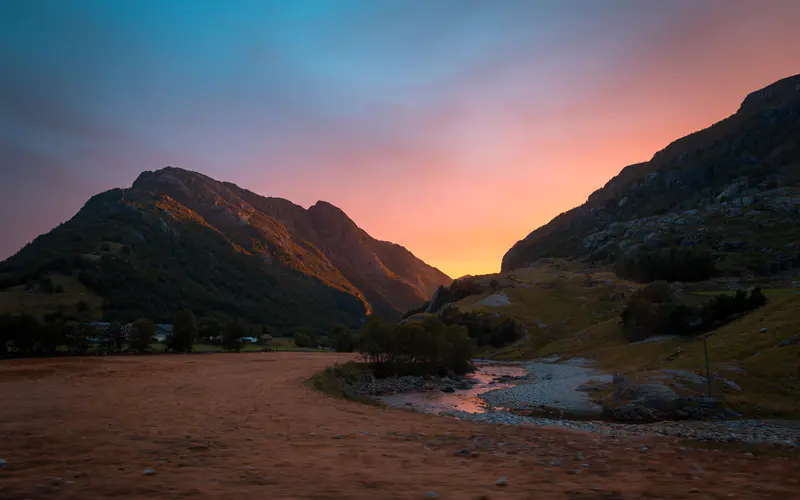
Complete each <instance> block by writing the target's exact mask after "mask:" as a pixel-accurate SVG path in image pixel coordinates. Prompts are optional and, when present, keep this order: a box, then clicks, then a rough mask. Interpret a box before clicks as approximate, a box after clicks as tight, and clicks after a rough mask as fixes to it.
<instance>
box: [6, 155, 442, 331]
mask: <svg viewBox="0 0 800 500" xmlns="http://www.w3.org/2000/svg"><path fill="white" fill-rule="evenodd" d="M52 273H61V274H67V275H72V276H75V277H76V278H77V279H78V280H80V281H81V283H83V285H85V286H86V287H88V288H89V289H90V290H93V291H94V292H96V293H97V294H98V295H100V296H101V297H103V299H104V301H103V311H104V315H105V316H107V317H109V318H119V319H132V318H135V317H139V316H145V317H151V318H154V319H159V320H164V321H166V320H168V319H170V318H171V317H172V315H174V314H175V313H176V311H178V310H179V309H182V308H189V309H192V310H194V311H195V312H196V313H197V314H200V315H207V314H212V313H213V314H225V315H228V316H231V317H242V318H247V319H249V320H251V321H254V322H258V323H265V324H270V325H276V326H293V325H309V326H318V327H322V326H329V325H331V324H334V323H337V322H345V323H348V324H351V325H355V324H358V323H359V322H360V320H361V319H363V318H364V317H365V316H366V315H367V314H369V313H373V312H374V313H377V314H380V315H384V316H398V315H399V314H400V313H401V312H402V311H405V310H407V309H409V308H412V307H415V306H418V305H419V304H421V303H423V302H424V301H425V300H427V299H428V298H429V297H430V296H431V295H432V294H433V292H434V291H435V290H436V289H437V288H438V287H439V286H440V285H447V284H449V283H450V282H451V279H450V278H449V277H447V276H446V275H445V274H443V273H442V272H440V271H439V270H437V269H435V268H433V267H431V266H429V265H427V264H425V263H424V262H422V261H421V260H420V259H418V258H417V257H415V256H414V255H413V254H412V253H411V252H409V251H408V250H406V249H405V248H403V247H402V246H400V245H396V244H394V243H389V242H385V241H379V240H376V239H374V238H372V237H371V236H370V235H369V234H367V233H366V232H365V231H364V230H362V229H360V228H359V227H358V226H357V225H356V224H355V222H353V221H352V220H351V219H350V218H349V217H348V216H347V215H346V214H345V213H344V212H343V211H341V210H340V209H338V208H336V207H335V206H333V205H331V204H330V203H326V202H322V201H320V202H317V203H316V204H315V205H313V206H312V207H310V208H309V209H304V208H303V207H301V206H298V205H295V204H294V203H291V202H290V201H287V200H284V199H281V198H265V197H262V196H259V195H257V194H255V193H252V192H250V191H248V190H246V189H242V188H240V187H238V186H236V185H234V184H231V183H227V182H220V181H216V180H214V179H211V178H210V177H207V176H205V175H202V174H199V173H195V172H191V171H188V170H183V169H179V168H173V167H167V168H164V169H162V170H158V171H155V172H149V171H148V172H144V173H142V174H141V175H140V176H139V177H138V178H137V179H136V181H135V182H134V183H133V186H132V187H131V188H129V189H112V190H110V191H107V192H104V193H101V194H98V195H96V196H94V197H92V198H91V199H90V200H89V201H88V202H87V203H86V205H85V206H84V207H83V208H82V209H81V210H80V211H79V212H78V214H77V215H75V216H74V217H73V218H72V219H71V220H69V221H68V222H66V223H64V224H62V225H60V226H58V227H57V228H55V229H54V230H52V231H51V232H49V233H47V234H45V235H42V236H40V237H38V238H36V240H34V241H33V242H32V243H30V244H29V245H27V246H26V247H25V248H23V249H22V250H21V251H20V252H19V253H18V254H16V255H14V256H13V257H11V258H9V259H8V260H6V261H5V262H3V263H2V264H0V276H6V278H5V281H6V283H5V285H6V286H8V285H22V284H26V283H28V284H30V283H32V282H35V281H36V280H41V279H42V278H43V277H44V276H46V275H48V274H52ZM0 288H2V286H0Z"/></svg>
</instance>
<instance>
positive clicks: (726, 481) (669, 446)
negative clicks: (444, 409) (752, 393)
mask: <svg viewBox="0 0 800 500" xmlns="http://www.w3.org/2000/svg"><path fill="white" fill-rule="evenodd" d="M348 357H349V355H337V354H316V353H315V354H303V353H253V354H221V355H197V356H180V355H178V356H152V357H138V358H134V357H130V358H127V357H117V358H106V359H99V358H92V359H90V358H84V359H73V360H67V359H60V360H18V361H3V362H0V458H1V459H5V460H7V462H8V464H7V465H6V466H4V467H2V468H0V499H23V498H30V499H38V498H55V499H60V498H71V499H91V498H112V497H113V498H148V499H158V498H223V499H240V498H241V499H247V500H254V499H272V498H315V499H340V498H364V499H367V498H369V499H382V498H410V499H413V498H416V499H423V498H434V497H435V498H441V499H450V498H469V499H480V498H483V499H487V498H490V499H502V498H536V499H549V498H559V499H620V498H622V499H633V498H662V499H671V498H693V499H701V498H703V499H721V498H748V499H750V498H774V499H793V498H800V479H798V473H797V472H798V470H800V463H798V461H797V460H791V459H789V460H787V459H780V458H768V457H766V456H762V457H750V456H747V455H745V454H743V453H742V452H741V451H739V452H721V451H707V450H697V449H687V448H683V445H682V444H681V443H679V442H677V441H671V440H667V439H655V438H648V439H647V440H644V439H641V440H639V439H622V438H617V439H609V438H607V437H598V436H596V435H587V434H582V433H577V432H570V431H563V430H549V429H533V428H530V429H526V428H520V427H501V426H491V425H487V424H481V423H477V422H467V421H457V420H453V419H448V418H445V417H438V416H433V415H428V414H422V413H411V412H405V411H400V410H385V409H381V408H377V407H371V406H364V405H360V404H357V403H351V402H347V401H340V400H335V399H332V398H329V397H327V396H324V395H321V394H318V393H316V392H314V391H313V390H311V389H309V388H307V387H306V386H305V385H304V381H305V380H306V379H307V378H308V377H309V376H310V375H312V374H313V373H314V372H316V371H318V370H320V369H322V368H323V367H324V366H326V365H328V364H331V363H333V362H335V361H341V360H346V359H348ZM465 449H466V450H468V452H466V453H464V455H468V456H462V455H459V454H457V452H459V451H461V450H465ZM473 451H475V452H478V453H479V455H477V456H472V454H471V453H470V452H473ZM148 468H151V469H154V470H155V475H152V476H145V475H143V472H144V471H145V469H148ZM501 477H506V478H507V485H506V486H497V485H496V484H495V482H496V481H497V480H498V479H499V478H501Z"/></svg>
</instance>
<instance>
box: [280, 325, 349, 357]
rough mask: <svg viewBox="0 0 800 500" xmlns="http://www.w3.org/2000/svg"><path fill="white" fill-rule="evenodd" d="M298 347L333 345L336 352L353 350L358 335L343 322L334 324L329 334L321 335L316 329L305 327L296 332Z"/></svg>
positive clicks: (295, 339)
mask: <svg viewBox="0 0 800 500" xmlns="http://www.w3.org/2000/svg"><path fill="white" fill-rule="evenodd" d="M294 344H295V345H296V346H297V347H310V348H318V347H333V348H334V349H336V352H353V351H354V350H355V345H356V337H355V336H354V335H353V332H352V331H351V330H350V328H349V327H347V326H346V325H343V324H339V325H336V326H334V327H333V328H332V329H331V330H330V332H328V334H327V335H320V334H319V333H318V332H317V331H316V330H313V329H304V330H301V331H298V332H295V334H294Z"/></svg>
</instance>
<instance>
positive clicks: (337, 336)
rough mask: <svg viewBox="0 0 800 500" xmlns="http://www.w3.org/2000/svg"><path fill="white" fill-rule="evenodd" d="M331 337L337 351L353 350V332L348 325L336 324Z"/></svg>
mask: <svg viewBox="0 0 800 500" xmlns="http://www.w3.org/2000/svg"><path fill="white" fill-rule="evenodd" d="M329 337H330V338H331V340H333V345H334V347H335V348H336V352H353V348H354V345H353V344H354V342H353V334H352V332H350V329H349V328H348V327H347V326H345V325H343V324H341V323H340V324H338V325H336V326H334V327H333V328H332V329H331V332H330V334H329Z"/></svg>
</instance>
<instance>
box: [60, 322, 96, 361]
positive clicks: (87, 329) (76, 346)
mask: <svg viewBox="0 0 800 500" xmlns="http://www.w3.org/2000/svg"><path fill="white" fill-rule="evenodd" d="M66 326H67V329H66V332H65V337H66V339H67V346H68V347H69V351H70V353H72V354H78V355H83V354H86V353H87V352H88V351H89V339H88V337H90V336H91V335H92V327H91V326H89V324H88V323H77V322H72V323H68V324H67V325H66Z"/></svg>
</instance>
